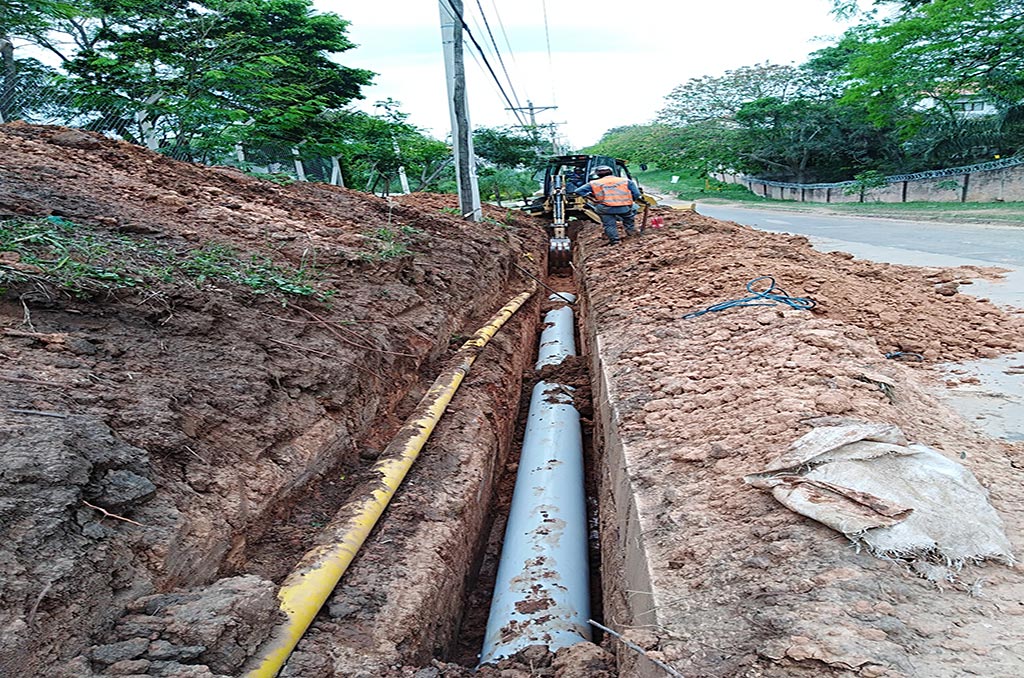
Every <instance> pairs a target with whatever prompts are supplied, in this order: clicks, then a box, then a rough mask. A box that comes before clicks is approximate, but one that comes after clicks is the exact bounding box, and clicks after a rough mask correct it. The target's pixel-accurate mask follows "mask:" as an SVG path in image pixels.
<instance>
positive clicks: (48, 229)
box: [0, 124, 540, 675]
mask: <svg viewBox="0 0 1024 678" xmlns="http://www.w3.org/2000/svg"><path fill="white" fill-rule="evenodd" d="M0 145H2V146H3V148H4V153H3V155H2V156H0V220H2V232H0V236H2V241H0V249H2V250H4V252H3V259H2V260H0V277H2V284H0V287H2V288H3V296H2V298H0V358H2V365H0V408H3V411H4V416H3V417H2V420H0V440H2V441H3V446H4V447H3V452H4V454H3V456H2V457H0V464H2V468H0V496H4V497H6V499H5V501H4V503H3V505H2V506H0V512H2V516H3V520H2V521H0V524H2V526H3V527H2V528H0V539H2V540H3V543H4V546H3V547H2V549H0V563H2V564H3V566H4V570H5V572H6V573H7V576H6V577H4V579H3V583H2V584H0V607H2V609H3V610H4V612H2V613H0V629H2V630H3V633H2V636H3V640H2V641H0V673H3V674H4V675H36V674H40V675H58V670H57V667H58V666H60V665H62V664H63V663H64V662H67V661H68V660H71V659H72V658H74V657H75V656H76V655H79V654H80V653H82V652H83V651H84V650H86V649H87V648H88V647H89V646H90V645H91V644H97V643H99V644H104V643H106V644H109V642H121V637H120V636H118V633H120V632H119V631H116V632H114V633H113V635H111V636H109V637H107V636H105V635H104V634H105V633H106V632H107V631H109V630H110V629H111V628H112V626H113V624H114V623H115V621H116V620H117V619H118V618H119V617H120V616H121V614H122V612H123V611H124V610H126V609H127V608H128V606H129V605H132V604H133V601H136V600H138V599H140V598H141V597H143V596H148V595H153V594H158V593H166V592H169V591H172V590H175V589H177V588H179V587H190V586H195V585H206V584H209V583H210V582H213V581H215V580H216V579H217V577H218V576H219V575H223V574H235V573H243V572H245V571H246V568H247V566H248V562H249V560H250V559H252V558H257V557H258V558H262V559H264V560H274V559H275V558H276V559H279V560H284V561H292V560H293V559H294V558H296V557H297V555H298V554H300V553H301V551H302V550H304V548H305V546H306V545H307V544H306V543H304V542H302V541H301V540H299V539H296V540H295V542H294V543H277V544H276V545H275V546H274V548H277V549H279V550H277V551H274V552H268V553H260V554H254V553H253V552H252V549H251V548H250V544H251V543H253V542H257V541H258V540H259V538H260V537H261V535H262V534H263V532H264V531H265V530H266V529H267V526H268V525H269V524H271V523H272V522H273V521H272V520H270V519H269V516H271V515H272V514H274V513H275V512H280V511H282V509H284V508H286V507H287V506H289V505H290V504H291V503H292V502H293V501H294V499H295V497H296V495H297V494H298V493H301V492H303V491H304V488H305V487H306V486H307V484H308V483H309V481H310V480H312V479H314V478H316V477H317V476H318V475H320V474H322V473H324V472H325V471H326V470H327V469H330V468H335V469H345V470H347V471H348V472H349V473H351V472H355V471H357V470H358V469H359V468H360V467H362V466H363V465H365V464H367V463H368V461H367V460H368V459H369V458H372V455H368V454H362V455H361V454H360V453H361V452H363V451H364V450H363V444H364V441H366V440H370V439H374V440H375V439H379V438H380V437H381V436H382V435H385V434H386V430H385V431H384V432H382V431H381V430H377V429H387V428H388V427H390V426H394V425H396V424H397V421H398V419H397V417H398V416H400V412H398V410H400V409H401V408H402V407H406V406H407V405H405V404H403V403H404V400H405V398H406V395H407V394H408V393H409V391H410V389H415V388H418V384H419V382H420V380H421V371H426V372H428V373H429V372H430V370H431V369H432V365H433V364H434V363H435V362H436V361H437V360H438V359H440V358H442V357H443V356H444V355H445V354H446V353H447V352H448V351H449V350H450V345H451V343H452V339H453V337H457V336H459V335H461V334H463V333H464V332H466V330H467V327H468V328H469V330H468V331H469V332H472V331H473V330H475V329H476V325H475V324H474V323H476V322H477V321H479V319H481V318H486V317H488V316H489V315H490V314H491V313H493V312H494V310H496V309H497V307H498V306H500V305H501V304H502V303H504V302H505V301H507V298H508V297H509V296H511V293H517V292H520V291H522V290H523V289H525V288H526V287H528V284H527V282H526V281H525V280H524V279H523V278H522V277H521V276H520V274H519V273H518V272H517V271H516V270H515V269H514V268H513V267H512V263H521V262H523V261H526V260H525V259H524V258H523V254H524V253H532V254H533V255H534V256H535V258H539V256H540V252H539V249H540V243H539V242H538V241H539V238H540V233H539V231H538V230H537V229H536V228H535V225H534V224H533V223H531V222H530V221H529V220H523V219H520V218H519V217H517V216H516V215H514V214H508V213H507V212H506V211H505V210H497V209H495V210H491V209H489V208H488V209H487V210H486V213H487V215H488V217H489V219H490V221H488V222H486V223H483V224H472V223H467V222H464V221H462V220H460V219H458V218H456V217H453V216H451V215H450V214H446V213H444V212H442V211H440V210H439V209H438V204H440V203H443V202H444V200H445V199H444V198H437V197H432V196H409V197H406V198H403V199H402V201H388V200H384V199H378V198H374V197H372V196H366V195H364V194H360V193H356V192H353V191H347V190H345V189H340V188H335V187H329V186H322V185H310V184H295V185H291V186H279V185H276V184H274V183H271V182H267V181H262V180H258V179H255V178H252V177H248V176H246V175H244V174H242V173H240V172H238V171H236V170H233V169H228V168H206V167H199V166H195V165H189V164H185V163H179V162H175V161H172V160H169V159H167V158H165V157H162V156H160V155H158V154H155V153H151V152H149V151H146V150H144V149H140V148H137V147H134V146H131V145H128V144H125V143H120V142H116V141H111V140H109V139H104V138H102V137H99V136H96V135H91V134H87V133H83V132H79V131H75V130H65V129H61V128H48V127H33V126H26V125H21V124H8V125H4V126H0ZM452 204H454V201H452ZM456 345H457V344H456ZM381 422H383V423H381ZM343 475H347V473H346V474H343ZM168 623H169V622H168ZM165 626H166V625H165ZM153 633H156V634H157V635H158V636H159V633H161V632H158V631H154V632H153ZM257 635H258V634H257ZM158 639H160V638H158ZM108 641H109V642H108ZM153 642H156V640H154V641H153ZM182 642H185V640H184V639H183V640H182ZM161 653H162V651H161V650H159V648H158V651H157V656H159V655H161ZM163 654H166V653H163ZM171 654H172V655H173V653H171ZM143 655H144V653H139V654H138V655H136V656H135V657H126V658H125V660H127V661H138V660H139V659H138V658H139V657H142V656H143ZM150 655H152V653H150ZM109 656H113V655H109ZM109 656H108V658H109ZM147 656H149V655H147ZM182 656H183V655H182ZM169 657H170V655H169ZM180 658H181V657H179V658H178V659H180ZM172 660H174V661H178V660H177V659H174V657H170V658H169V659H153V658H152V657H151V659H149V660H145V661H153V662H154V665H156V664H158V663H159V662H161V661H164V662H166V661H172ZM189 661H190V662H191V661H192V660H191V659H190V660H189ZM101 665H102V662H93V663H92V664H91V666H92V667H93V669H95V670H99V669H100V668H101ZM76 666H78V668H74V669H72V670H71V672H72V674H74V671H78V670H84V668H83V667H82V666H80V665H76ZM140 666H141V665H140ZM165 668H166V667H164V668H161V667H160V666H154V667H153V668H152V669H151V670H152V671H157V673H154V674H153V675H164V674H160V673H159V671H161V670H165ZM226 668H227V665H226V664H225V665H224V666H223V667H222V669H221V670H223V669H226ZM225 672H230V671H225ZM181 675H184V674H181ZM197 675H199V674H197Z"/></svg>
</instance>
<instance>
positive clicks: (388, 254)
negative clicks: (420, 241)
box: [359, 225, 424, 261]
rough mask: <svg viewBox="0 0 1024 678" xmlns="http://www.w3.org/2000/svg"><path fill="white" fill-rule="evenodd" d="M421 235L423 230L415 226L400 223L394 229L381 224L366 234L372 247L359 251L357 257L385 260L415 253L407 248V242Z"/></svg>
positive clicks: (367, 259)
mask: <svg viewBox="0 0 1024 678" xmlns="http://www.w3.org/2000/svg"><path fill="white" fill-rule="evenodd" d="M423 235H424V231H423V230H422V229H419V228H416V227H415V226H403V225H400V226H398V227H397V228H396V229H391V228H390V227H387V226H383V227H381V228H378V229H376V230H375V231H373V232H371V233H368V234H367V236H368V237H369V239H370V243H371V246H372V247H373V249H372V250H370V251H368V252H360V253H359V258H360V259H362V260H363V261H387V260H389V259H397V258H399V257H406V256H409V255H412V254H415V252H413V251H412V250H410V249H409V243H410V242H411V241H412V240H413V239H415V238H419V237H422V236H423Z"/></svg>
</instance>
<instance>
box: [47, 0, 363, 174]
mask: <svg viewBox="0 0 1024 678" xmlns="http://www.w3.org/2000/svg"><path fill="white" fill-rule="evenodd" d="M77 8H78V14H76V15H75V16H71V17H66V18H61V19H58V20H56V21H54V22H53V25H52V26H51V27H50V28H49V29H48V30H46V31H36V32H32V31H27V34H28V37H29V39H31V40H33V41H34V42H35V43H36V44H38V45H40V46H41V47H44V48H46V49H49V50H50V51H51V52H53V53H54V54H56V55H58V56H59V57H60V58H61V59H62V60H63V62H64V68H65V69H66V70H67V72H68V78H67V83H66V85H67V87H68V89H69V91H71V92H74V93H75V94H76V95H77V104H78V106H79V107H80V109H81V110H82V111H83V112H89V111H95V112H97V113H102V115H101V116H99V117H98V118H97V119H96V120H94V122H93V124H92V127H93V128H94V129H98V130H101V131H114V132H116V133H118V134H120V135H121V136H123V137H125V138H128V139H131V140H135V141H140V140H141V137H142V130H141V129H140V126H139V124H138V122H137V119H136V115H137V113H138V112H139V111H140V109H145V110H146V111H147V113H148V116H147V121H146V122H147V124H149V125H153V126H155V128H156V130H157V131H158V132H159V134H160V135H161V136H162V137H163V138H164V139H165V140H167V142H169V143H170V144H171V146H170V148H169V149H168V150H169V152H171V153H173V154H174V155H178V156H181V157H189V158H196V159H200V158H203V157H210V155H211V154H215V153H217V152H223V151H224V150H226V149H229V148H231V146H232V145H233V144H234V143H236V142H237V141H239V140H245V141H247V142H249V143H258V142H260V141H261V140H270V139H274V140H285V141H291V142H293V143H298V142H300V141H302V140H304V139H305V138H307V136H309V135H311V134H312V135H316V134H317V133H318V131H319V130H318V127H319V126H320V125H321V124H322V122H323V113H324V112H326V111H328V110H330V109H334V108H340V107H343V106H344V105H345V104H346V103H348V102H349V101H351V100H352V99H353V98H358V97H359V96H360V89H361V87H362V86H363V85H366V84H368V83H369V82H370V77H371V75H372V74H371V73H369V72H368V71H364V70H359V69H352V68H346V67H344V66H342V65H340V64H338V63H336V62H335V61H334V60H332V58H331V55H333V54H336V53H339V52H343V51H345V50H347V49H350V48H351V47H352V46H353V45H352V43H351V42H350V41H349V40H348V38H347V36H346V35H345V29H346V26H347V25H348V24H347V22H346V21H344V20H343V19H341V18H340V17H338V16H337V15H334V14H329V13H323V14H322V13H317V12H314V11H313V9H312V4H311V2H310V0H199V1H197V2H188V1H186V0H163V1H160V2H158V1H157V0H84V1H83V2H81V3H80V4H79V5H78V6H77ZM65 43H67V44H71V45H73V48H72V51H71V52H70V53H66V52H67V49H66V48H64V47H63V46H62V45H63V44H65Z"/></svg>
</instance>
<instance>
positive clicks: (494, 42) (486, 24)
mask: <svg viewBox="0 0 1024 678" xmlns="http://www.w3.org/2000/svg"><path fill="white" fill-rule="evenodd" d="M476 6H477V9H479V10H480V18H481V19H483V20H484V28H486V29H487V35H488V37H490V39H491V44H492V45H494V54H495V55H496V56H497V57H498V63H499V64H501V70H502V72H503V73H504V74H505V80H506V81H507V82H508V87H509V89H511V90H512V98H513V99H515V100H516V106H517V107H518V108H522V107H523V105H522V103H520V102H519V97H518V96H516V89H515V87H513V86H512V78H511V77H510V76H509V74H508V69H507V68H505V60H504V59H502V58H501V50H500V49H498V41H497V40H495V39H494V33H492V32H491V24H490V23H489V22H488V21H487V15H486V14H484V6H483V3H481V2H480V0H476Z"/></svg>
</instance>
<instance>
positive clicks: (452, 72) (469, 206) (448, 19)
mask: <svg viewBox="0 0 1024 678" xmlns="http://www.w3.org/2000/svg"><path fill="white" fill-rule="evenodd" d="M437 6H438V9H439V10H440V12H441V43H442V44H443V45H444V70H445V74H446V75H447V76H448V110H449V112H450V113H451V116H452V146H454V147H455V180H456V182H457V183H458V186H459V208H460V209H461V211H462V215H463V217H465V218H468V219H470V220H472V221H480V220H481V219H482V218H483V213H482V212H481V210H480V187H479V186H478V185H477V181H476V162H475V160H474V156H473V130H472V128H471V127H470V125H469V108H468V107H467V106H466V67H465V63H464V62H463V60H462V0H439V1H438V4H437Z"/></svg>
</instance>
